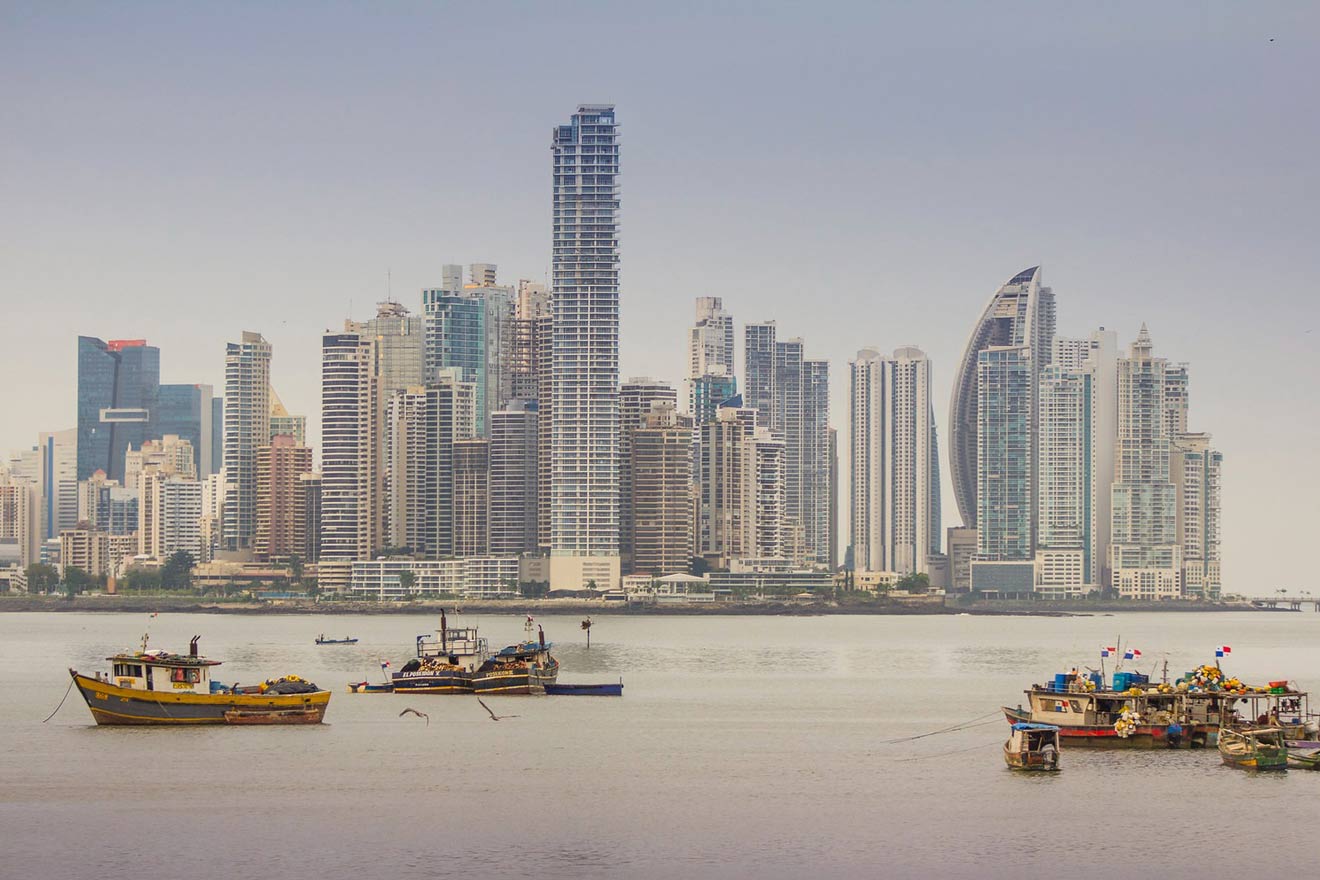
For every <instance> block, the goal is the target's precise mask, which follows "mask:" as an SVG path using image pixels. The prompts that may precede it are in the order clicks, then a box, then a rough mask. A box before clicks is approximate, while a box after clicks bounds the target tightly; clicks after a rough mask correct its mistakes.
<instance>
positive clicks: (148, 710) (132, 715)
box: [69, 670, 330, 726]
mask: <svg viewBox="0 0 1320 880" xmlns="http://www.w3.org/2000/svg"><path fill="white" fill-rule="evenodd" d="M69 674H70V675H72V676H73V682H74V685H75V686H76V687H77V688H78V692H79V693H81V694H82V697H83V700H85V701H86V703H87V708H88V709H90V710H91V713H92V718H93V719H94V720H95V721H96V723H97V724H100V725H110V726H120V725H164V726H186V725H197V724H230V723H232V722H230V721H229V720H227V719H226V718H225V713H227V712H233V711H236V710H237V711H243V712H248V713H250V712H267V713H269V712H277V711H299V710H301V711H307V712H313V713H315V716H316V717H315V721H310V720H302V721H300V722H298V723H304V724H306V723H319V722H320V721H321V720H322V719H323V718H324V717H325V710H326V706H327V704H328V703H329V702H330V692H329V691H316V692H315V693H310V694H194V693H167V692H164V691H141V690H136V689H130V688H121V687H119V686H118V685H114V684H111V683H109V682H106V681H97V680H96V679H94V678H88V677H87V676H85V675H80V674H78V673H77V672H74V671H72V670H70V673H69ZM262 723H271V722H270V721H269V720H266V721H264V722H262Z"/></svg>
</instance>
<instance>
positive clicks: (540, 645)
mask: <svg viewBox="0 0 1320 880" xmlns="http://www.w3.org/2000/svg"><path fill="white" fill-rule="evenodd" d="M533 625H534V624H533V621H532V618H530V617H528V618H527V623H526V627H525V631H526V632H525V636H524V638H523V640H522V641H521V642H519V643H517V644H515V645H509V646H508V647H506V648H503V649H501V650H499V651H497V652H492V651H491V650H490V646H489V644H488V643H487V640H486V639H485V638H484V637H482V636H480V635H478V633H477V628H476V627H475V626H465V627H451V626H449V619H448V617H447V616H446V614H445V612H443V611H441V612H440V629H439V631H438V632H437V634H436V635H435V636H432V635H429V634H426V635H420V636H418V637H417V656H416V657H414V658H413V659H412V660H409V661H408V662H407V663H406V664H404V666H403V667H402V668H401V669H400V670H399V671H398V672H396V673H394V674H393V675H392V676H391V677H390V684H391V686H392V689H393V691H394V693H396V694H472V693H477V694H501V695H507V694H544V693H545V689H546V686H547V685H552V684H554V682H555V679H556V678H557V677H558V674H559V661H558V660H556V659H555V658H554V657H553V656H551V654H550V647H551V646H550V644H549V643H548V642H546V640H545V632H544V630H542V629H541V628H540V627H539V626H538V627H536V629H535V636H533ZM364 685H365V683H364ZM371 690H374V688H372V689H368V688H367V687H363V688H362V690H361V691H360V692H362V693H370V692H371Z"/></svg>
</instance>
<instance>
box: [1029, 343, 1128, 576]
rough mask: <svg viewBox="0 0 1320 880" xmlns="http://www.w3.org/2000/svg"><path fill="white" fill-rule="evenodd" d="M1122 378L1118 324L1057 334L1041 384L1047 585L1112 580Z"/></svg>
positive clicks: (1039, 536) (1040, 542)
mask: <svg viewBox="0 0 1320 880" xmlns="http://www.w3.org/2000/svg"><path fill="white" fill-rule="evenodd" d="M1083 377H1085V379H1084V380H1083ZM1117 382H1118V338H1117V335H1116V334H1115V333H1114V331H1112V330H1106V329H1105V328H1103V327H1101V328H1100V329H1098V330H1095V331H1093V332H1092V333H1091V334H1090V336H1088V337H1085V338H1080V339H1070V338H1064V337H1058V338H1056V339H1055V340H1054V357H1053V362H1052V363H1051V364H1050V366H1049V367H1047V368H1046V370H1045V371H1042V374H1041V379H1040V389H1039V418H1038V421H1039V442H1038V444H1037V448H1038V451H1039V455H1038V458H1037V470H1038V472H1039V485H1038V488H1037V493H1036V495H1037V499H1038V506H1037V513H1036V519H1037V528H1036V544H1037V551H1036V557H1037V583H1038V589H1040V590H1041V591H1042V592H1044V593H1050V592H1054V593H1058V592H1059V591H1060V590H1061V589H1062V590H1063V591H1064V592H1069V591H1074V592H1075V589H1074V588H1080V587H1087V588H1090V587H1106V586H1108V585H1109V532H1110V528H1111V525H1112V524H1111V522H1110V518H1111V517H1110V491H1109V487H1110V485H1111V484H1112V483H1113V482H1114V441H1115V437H1116V432H1117V428H1116V425H1115V423H1116V419H1117V407H1118V391H1117ZM1082 384H1085V385H1086V386H1088V387H1089V391H1087V390H1086V389H1083V388H1082V387H1081V385H1082ZM1075 536H1080V537H1075ZM1074 574H1075V575H1076V576H1077V577H1076V578H1074V577H1073V576H1074Z"/></svg>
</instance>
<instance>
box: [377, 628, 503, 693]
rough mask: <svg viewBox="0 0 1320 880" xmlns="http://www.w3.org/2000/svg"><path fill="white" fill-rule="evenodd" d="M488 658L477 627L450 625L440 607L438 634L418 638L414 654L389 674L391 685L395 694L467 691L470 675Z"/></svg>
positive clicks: (469, 688) (488, 654) (468, 690)
mask: <svg viewBox="0 0 1320 880" xmlns="http://www.w3.org/2000/svg"><path fill="white" fill-rule="evenodd" d="M489 659H490V648H489V647H488V646H487V644H486V640H485V639H484V638H481V637H480V636H479V635H478V634H477V628H476V627H475V626H465V627H455V628H450V626H449V618H448V617H447V616H446V615H445V612H444V611H443V610H442V611H441V612H440V629H439V631H438V633H437V635H436V636H432V635H430V634H426V635H420V636H418V637H417V656H416V657H414V658H413V659H412V660H409V661H408V662H407V663H405V664H404V665H403V667H402V668H401V669H399V671H398V672H396V673H394V674H393V675H392V676H390V684H391V685H393V689H394V693H396V694H470V693H472V678H473V675H474V674H475V673H476V671H477V669H479V668H480V667H481V666H483V665H484V664H485V663H486V662H487V661H488V660H489Z"/></svg>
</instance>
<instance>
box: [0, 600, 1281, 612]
mask: <svg viewBox="0 0 1320 880" xmlns="http://www.w3.org/2000/svg"><path fill="white" fill-rule="evenodd" d="M456 607H457V608H459V609H461V610H462V611H463V612H464V613H468V614H517V613H523V612H526V611H536V612H539V613H542V614H553V613H565V614H580V613H587V614H599V615H615V614H617V615H634V616H637V615H641V616H645V615H657V614H658V615H683V616H703V615H704V616H740V617H754V616H789V617H823V616H827V615H831V616H832V615H858V614H870V615H883V616H910V615H922V616H933V615H940V616H957V615H960V614H966V615H971V616H977V617H1094V616H1104V615H1112V614H1121V613H1125V612H1126V613H1142V612H1178V613H1203V614H1213V613H1222V612H1233V611H1250V612H1263V613H1269V612H1288V613H1291V612H1292V609H1290V608H1260V607H1256V606H1253V605H1249V604H1244V603H1215V604H1207V603H1202V602H1123V601H1118V600H1109V601H1099V602H1078V601H1074V602H1057V601H1056V602H1014V601H984V600H982V601H975V602H965V603H959V602H956V601H954V602H942V601H938V600H936V599H920V598H918V599H891V600H888V601H876V602H857V603H853V602H845V603H843V604H839V603H834V602H773V601H771V602H766V601H760V602H719V603H691V604H645V605H642V604H631V605H630V604H626V603H622V602H605V601H603V600H600V599H503V600H493V601H492V600H487V601H464V600H454V599H449V600H442V599H425V600H415V601H412V602H361V601H343V600H331V601H320V602H318V601H316V600H312V599H277V600H270V601H251V600H248V601H217V600H214V599H206V598H200V597H197V598H194V597H187V596H124V595H119V596H104V595H97V596H78V597H76V598H74V599H72V600H70V599H67V598H64V597H62V596H24V595H20V596H12V595H10V596H0V613H6V612H8V613H13V614H22V613H29V612H69V611H73V612H96V613H110V614H115V613H121V614H123V613H126V614H132V613H151V612H162V611H163V612H168V613H172V614H284V615H313V614H318V615H332V616H352V615H394V614H438V613H440V611H441V609H445V610H449V611H452V610H453V609H454V608H456Z"/></svg>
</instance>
